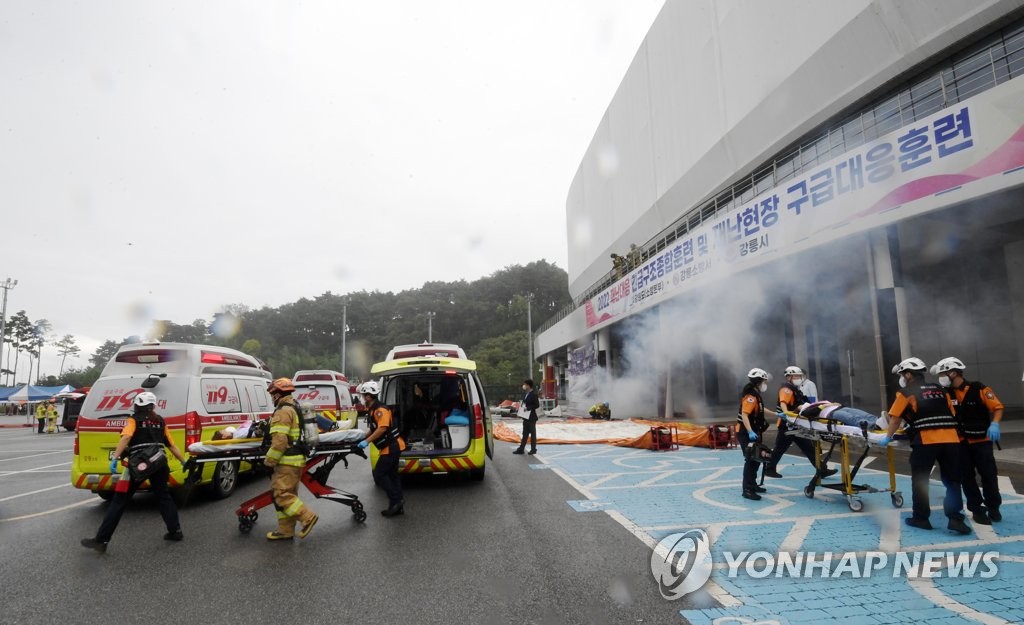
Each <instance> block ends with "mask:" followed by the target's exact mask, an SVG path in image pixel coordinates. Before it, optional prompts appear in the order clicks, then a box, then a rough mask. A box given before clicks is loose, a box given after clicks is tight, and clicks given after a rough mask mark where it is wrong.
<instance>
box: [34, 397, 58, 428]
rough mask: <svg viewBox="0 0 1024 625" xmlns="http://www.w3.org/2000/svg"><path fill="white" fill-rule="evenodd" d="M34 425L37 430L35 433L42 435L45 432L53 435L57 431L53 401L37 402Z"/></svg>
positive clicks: (55, 408) (55, 410) (55, 407)
mask: <svg viewBox="0 0 1024 625" xmlns="http://www.w3.org/2000/svg"><path fill="white" fill-rule="evenodd" d="M36 423H37V424H38V429H37V430H36V433H38V434H42V433H43V432H44V427H45V432H47V433H49V434H53V433H55V432H56V431H57V403H56V401H55V400H53V399H48V400H46V401H42V402H39V405H38V406H36Z"/></svg>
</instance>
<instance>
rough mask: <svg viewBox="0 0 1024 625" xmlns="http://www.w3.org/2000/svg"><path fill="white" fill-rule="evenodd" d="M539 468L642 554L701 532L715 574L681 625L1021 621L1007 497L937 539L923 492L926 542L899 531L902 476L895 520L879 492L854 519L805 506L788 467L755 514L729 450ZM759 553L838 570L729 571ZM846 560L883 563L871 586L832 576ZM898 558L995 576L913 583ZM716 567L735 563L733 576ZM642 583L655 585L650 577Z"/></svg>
mask: <svg viewBox="0 0 1024 625" xmlns="http://www.w3.org/2000/svg"><path fill="white" fill-rule="evenodd" d="M538 458H539V459H540V460H541V461H542V462H544V463H545V465H546V466H550V467H551V468H552V469H555V470H556V473H558V474H559V475H560V476H562V477H564V478H565V479H567V480H569V482H570V483H571V484H572V485H574V486H575V487H576V488H577V489H579V490H580V492H581V493H582V494H583V495H584V497H586V499H579V500H571V501H568V502H567V503H568V505H570V506H571V507H572V508H573V509H574V510H577V511H580V512H594V511H598V512H601V511H604V512H614V513H615V515H614V517H613V518H616V519H618V520H620V522H623V524H624V526H626V527H627V529H629V530H630V531H631V532H633V533H634V534H635V535H637V537H638V538H639V539H640V540H643V541H644V542H645V543H646V544H648V545H655V544H657V543H658V541H659V540H661V539H662V538H664V537H666V536H669V535H670V534H674V533H678V532H685V531H687V530H691V529H702V530H704V531H705V532H706V534H707V536H708V539H709V541H710V543H711V545H710V552H711V559H712V562H713V564H714V567H715V568H714V569H713V571H712V574H711V579H710V581H709V582H708V583H707V584H705V587H704V588H703V589H702V590H701V591H699V592H698V593H695V594H694V595H693V598H694V601H693V602H688V603H687V605H690V604H691V603H692V604H694V605H697V606H699V607H694V608H692V609H684V610H680V617H681V620H682V619H685V620H686V621H687V622H690V623H694V624H699V625H743V624H749V623H755V622H757V623H763V624H765V625H767V624H769V623H779V624H783V623H793V624H797V623H833V624H839V623H842V625H858V624H860V623H865V624H871V625H878V624H885V623H913V622H918V621H924V620H927V621H928V623H929V625H935V624H943V625H945V624H949V625H954V624H955V625H961V624H968V623H977V622H979V621H980V622H985V623H992V624H993V625H996V624H1001V623H1017V622H1020V621H1021V615H1022V614H1024V597H1022V596H1021V595H1020V591H1019V583H1017V581H1016V580H1019V579H1021V576H1024V506H1022V505H1021V504H1024V497H1021V496H1020V495H1017V494H1015V493H1012V492H1009V493H1005V492H1004V493H1003V499H1004V503H1003V507H1002V511H1003V517H1004V520H1003V521H1002V522H1001V523H997V524H995V525H992V526H979V527H978V528H977V529H976V531H975V532H974V533H972V534H970V535H967V536H961V535H959V534H955V533H953V532H950V531H948V530H946V529H945V527H946V518H945V516H944V515H943V513H942V508H941V506H942V498H943V494H944V488H943V486H942V484H941V483H940V482H939V481H938V480H937V479H934V480H932V483H931V488H930V494H931V503H932V514H931V521H932V524H933V525H934V526H935V529H934V530H932V531H925V530H919V529H916V528H910V527H907V526H905V525H904V519H905V518H906V517H908V516H909V515H910V507H911V488H910V479H909V477H906V476H897V490H899V491H900V492H901V493H902V495H903V499H904V505H903V508H902V509H897V508H896V507H894V505H893V501H892V499H891V495H890V494H889V493H888V492H880V493H867V492H865V493H861V494H859V495H857V498H858V499H859V500H860V501H861V503H862V504H863V509H862V511H859V512H854V511H852V510H851V508H850V506H849V502H848V500H847V497H846V495H845V494H843V493H841V492H838V491H835V490H830V489H824V488H821V487H818V488H816V489H815V491H814V497H813V498H808V497H807V496H806V495H805V493H804V487H805V486H806V485H807V484H808V482H809V480H810V477H811V475H812V474H813V468H812V467H811V466H810V465H809V464H808V463H807V461H806V460H805V459H803V458H800V457H796V456H787V457H786V458H784V459H783V462H782V463H780V466H779V471H780V472H781V473H782V474H783V475H784V476H785V477H784V478H782V479H767V480H765V484H764V485H765V487H766V488H767V489H768V490H767V492H766V493H764V494H763V495H762V497H763V499H762V500H761V501H748V500H746V499H743V498H742V497H741V496H740V491H741V490H742V489H741V479H742V475H741V472H742V457H741V455H740V453H739V451H738V450H735V449H732V450H709V449H703V448H693V447H684V448H681V449H680V450H679V451H677V452H651V451H647V450H639V449H631V448H619V447H612V446H605V445H573V446H569V445H566V446H557V447H556V446H545V447H543V448H542V449H541V452H540V454H539V456H538ZM833 466H837V465H835V463H833ZM883 467H884V460H883V459H876V460H875V461H874V462H873V463H872V464H871V465H867V466H865V467H863V468H862V469H861V470H860V472H859V473H858V475H857V477H856V480H855V482H856V483H858V484H867V485H869V486H872V487H874V488H876V489H887V488H888V487H889V475H888V473H887V472H886V471H883V470H879V469H880V468H883ZM935 475H936V477H937V472H936V473H935ZM837 482H838V480H837V479H836V478H829V479H828V480H826V483H837ZM968 522H969V523H970V518H969V516H968ZM757 551H762V552H766V553H767V554H770V555H772V556H775V555H778V554H779V553H786V554H797V553H805V554H806V553H807V552H816V553H818V554H822V553H831V554H834V555H835V558H836V561H833V562H832V564H831V565H830V566H831V567H832V568H830V569H829V570H828V571H827V572H825V573H824V575H823V574H822V573H821V570H820V569H817V573H816V574H815V575H813V576H811V577H793V576H790V575H785V574H783V575H772V576H770V577H764V578H758V577H756V576H751V575H750V574H749V573H748V571H747V569H746V568H745V565H744V564H743V561H740V564H736V562H735V557H736V554H738V553H740V552H748V553H753V552H757ZM847 552H854V553H855V554H857V555H858V557H860V558H863V557H864V555H865V554H866V553H868V552H870V553H875V554H884V555H885V557H886V558H887V562H886V563H885V566H884V567H882V568H878V569H875V570H873V571H871V573H870V575H867V576H861V575H858V576H854V575H852V574H846V575H841V576H831V575H830V573H831V571H832V570H833V569H834V568H835V567H836V566H837V565H838V560H839V559H840V558H841V557H842V556H843V554H845V553H847ZM897 552H906V556H907V557H911V556H913V555H914V554H915V553H918V552H920V553H921V554H923V553H925V552H936V553H939V552H941V553H946V552H949V553H951V554H954V555H955V554H958V553H961V552H963V553H967V554H968V555H971V554H981V553H984V552H995V553H996V554H998V556H997V558H996V562H997V564H998V573H996V574H995V576H994V577H990V578H988V579H983V578H980V577H978V576H975V577H949V576H948V575H943V574H942V573H944V572H945V571H946V569H945V568H944V567H945V565H942V566H940V567H938V572H939V574H940V576H938V577H932V578H928V577H924V576H918V577H916V578H913V579H911V578H910V577H908V576H907V575H906V573H905V571H901V572H899V573H897V572H896V571H895V570H894V569H895V566H896V564H895V560H896V557H897V556H896V554H897ZM726 553H728V554H730V555H731V556H732V557H733V559H734V562H733V565H734V567H735V569H734V570H733V571H732V575H730V568H729V565H728V562H727V558H726ZM747 564H749V562H748V563H747ZM762 564H763V562H762ZM762 568H763V567H762ZM756 569H757V567H756V566H755V573H756V572H757V571H756ZM775 573H778V571H777V570H776V571H775ZM651 583H652V584H657V581H656V580H655V579H654V577H653V575H652V578H651Z"/></svg>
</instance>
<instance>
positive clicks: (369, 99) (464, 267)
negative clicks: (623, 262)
mask: <svg viewBox="0 0 1024 625" xmlns="http://www.w3.org/2000/svg"><path fill="white" fill-rule="evenodd" d="M661 5H662V0H630V1H629V2H624V1H621V0H573V1H550V0H548V1H543V2H541V1H517V2H489V1H479V0H478V1H473V2H432V1H426V0H419V1H412V0H410V1H407V2H382V1H373V2H342V1H337V0H332V1H323V2H296V1H288V2H262V1H261V2H250V1H247V2H202V3H200V2H173V3H171V2H161V3H156V2H139V1H131V2H103V3H95V2H37V1H34V0H33V1H29V2H16V1H12V0H7V1H5V2H3V4H2V5H0V84H2V85H3V86H4V89H3V91H4V95H3V96H2V97H0V137H2V141H0V211H2V216H3V222H2V223H3V229H4V236H3V238H2V242H0V246H2V247H0V259H2V265H0V281H2V280H3V279H4V278H6V277H8V276H9V277H11V278H14V279H17V280H18V285H17V287H16V288H15V289H13V290H12V291H10V295H9V299H8V304H7V313H8V315H10V314H12V313H14V312H16V311H18V310H25V311H26V312H27V314H28V316H29V318H30V319H32V320H37V319H42V318H45V319H48V320H49V321H50V322H51V323H52V324H53V333H54V335H56V336H63V335H65V334H71V335H74V336H75V337H76V338H77V340H78V343H79V345H80V346H81V347H82V348H83V357H82V358H81V359H79V361H78V362H76V363H69V364H74V365H78V366H81V365H83V364H85V362H86V356H88V354H90V353H91V352H92V351H93V350H94V349H95V348H96V347H97V346H98V345H99V344H100V343H102V342H103V341H104V340H107V339H115V340H120V339H122V338H124V337H126V336H130V335H133V334H140V335H144V334H145V333H146V331H147V330H148V329H149V327H150V326H151V321H152V320H153V319H170V320H171V321H174V322H175V323H191V322H192V321H193V320H194V319H210V318H211V317H212V315H213V313H215V312H217V311H218V310H220V308H221V307H222V306H224V305H227V304H236V303H238V304H245V305H248V306H250V307H253V308H258V307H261V306H278V305H281V304H283V303H286V302H291V301H295V300H296V299H298V298H300V297H313V296H316V295H320V294H322V293H324V292H326V291H331V292H333V293H347V292H352V291H359V290H364V289H365V290H368V291H372V290H382V291H400V290H403V289H408V288H417V287H419V286H421V285H422V284H423V283H424V282H426V281H431V280H441V281H453V280H459V279H466V280H474V279H477V278H480V277H481V276H485V275H488V274H490V273H492V272H494V271H496V270H499V269H501V268H503V267H506V266H508V265H513V264H525V263H528V262H531V261H534V260H539V259H541V258H546V259H547V260H549V261H551V262H554V263H555V264H557V265H558V266H559V267H562V268H563V269H565V268H567V255H566V237H565V199H566V195H567V193H568V188H569V183H570V182H571V180H572V177H573V175H574V174H575V172H576V168H577V167H578V166H579V163H580V160H581V158H582V156H583V153H584V151H585V150H586V148H587V146H588V144H589V142H590V140H591V138H592V137H593V134H594V131H595V130H596V128H597V124H598V122H599V121H600V119H601V116H602V115H603V114H604V111H605V108H606V107H607V105H608V103H609V102H610V101H611V98H612V96H613V94H614V92H615V90H616V89H617V88H618V85H619V82H620V81H621V79H622V77H623V76H624V74H625V72H626V69H627V67H628V66H629V64H630V62H631V61H632V59H633V56H634V55H635V53H636V50H637V48H638V47H639V45H640V43H641V42H642V41H643V38H644V36H645V35H646V33H647V30H648V28H649V27H650V25H651V23H652V22H653V21H654V18H655V17H656V15H657V12H658V11H659V10H660V8H661ZM52 351H53V350H52V348H51V349H50V352H51V353H50V354H47V350H46V348H44V354H43V363H42V372H43V374H47V373H54V374H55V373H56V372H57V368H58V366H59V364H58V359H57V358H56V357H55V356H54V355H53V354H52ZM19 368H20V369H21V368H23V367H19ZM22 375H27V371H26V372H25V373H24V374H22ZM19 381H24V378H22V376H19Z"/></svg>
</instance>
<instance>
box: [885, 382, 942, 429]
mask: <svg viewBox="0 0 1024 625" xmlns="http://www.w3.org/2000/svg"><path fill="white" fill-rule="evenodd" d="M907 391H910V394H912V395H913V396H914V399H915V401H916V403H917V410H914V408H913V406H911V405H910V404H909V403H908V404H907V414H904V415H902V416H903V419H904V420H905V421H906V422H907V423H908V424H910V427H911V428H912V429H913V431H914V432H920V431H922V430H943V429H949V428H952V429H956V419H955V418H954V417H953V415H951V414H949V413H950V410H949V403H948V402H947V401H946V389H944V388H942V387H941V386H939V385H938V384H933V383H931V382H922V383H921V384H920V385H918V387H917V388H916V389H914V390H912V391H911V389H909V388H907V389H902V390H900V391H897V392H898V393H900V394H901V395H903V396H904V397H908V395H907Z"/></svg>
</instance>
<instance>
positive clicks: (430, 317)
mask: <svg viewBox="0 0 1024 625" xmlns="http://www.w3.org/2000/svg"><path fill="white" fill-rule="evenodd" d="M436 316H437V313H435V312H427V342H428V343H433V342H434V317H436Z"/></svg>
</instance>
